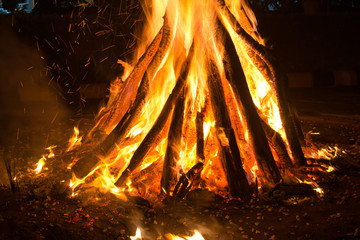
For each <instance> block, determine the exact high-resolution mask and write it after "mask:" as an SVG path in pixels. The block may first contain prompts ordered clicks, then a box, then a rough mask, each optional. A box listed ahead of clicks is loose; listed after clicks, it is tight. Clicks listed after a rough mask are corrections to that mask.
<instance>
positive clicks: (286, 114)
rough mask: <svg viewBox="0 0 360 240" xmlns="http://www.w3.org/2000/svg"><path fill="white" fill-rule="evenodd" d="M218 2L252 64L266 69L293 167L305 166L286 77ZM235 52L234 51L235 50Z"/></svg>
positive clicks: (223, 4) (265, 51)
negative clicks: (286, 93) (245, 48)
mask: <svg viewBox="0 0 360 240" xmlns="http://www.w3.org/2000/svg"><path fill="white" fill-rule="evenodd" d="M218 2H219V5H220V6H219V11H221V12H222V13H223V14H226V16H228V17H230V18H231V20H232V22H234V23H236V29H235V31H236V33H237V34H238V35H239V36H240V38H241V39H242V40H243V42H244V43H245V44H246V45H247V47H248V48H249V49H251V51H254V52H255V54H254V55H253V56H251V55H252V54H250V57H252V58H253V59H254V57H255V56H256V59H254V61H253V62H254V63H255V64H257V63H258V62H259V59H260V60H261V62H262V63H261V64H260V66H257V67H258V69H260V70H261V69H264V67H266V68H267V69H268V70H267V71H268V73H264V72H262V73H263V74H264V76H266V79H267V80H268V83H269V84H270V86H272V87H273V88H274V90H275V96H276V99H277V101H278V105H279V111H280V118H281V121H282V123H283V128H284V130H285V135H286V139H287V141H288V143H289V146H290V149H291V155H292V159H293V161H294V162H293V163H294V165H295V166H303V165H306V160H305V157H304V153H303V152H302V149H301V145H300V142H299V138H298V133H297V132H296V128H295V126H294V117H293V116H292V115H291V113H290V109H289V106H288V104H287V97H286V95H285V82H287V81H286V78H287V77H286V75H285V74H284V73H283V71H281V70H280V65H279V63H278V62H277V60H276V59H275V58H274V57H273V55H272V54H271V53H270V52H269V50H268V49H267V48H265V47H264V46H263V45H261V44H259V43H258V42H257V41H256V40H254V39H253V38H252V37H251V36H250V35H249V34H248V33H247V32H246V31H245V30H244V29H243V27H242V24H241V23H238V22H237V20H236V19H235V17H234V16H233V15H232V14H231V12H230V11H229V9H228V8H227V7H226V5H225V2H224V1H223V0H218ZM235 51H236V50H235Z"/></svg>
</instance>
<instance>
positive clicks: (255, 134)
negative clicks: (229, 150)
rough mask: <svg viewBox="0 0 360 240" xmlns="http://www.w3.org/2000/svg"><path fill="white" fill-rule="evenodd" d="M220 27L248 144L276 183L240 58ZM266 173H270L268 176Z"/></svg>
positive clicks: (266, 145) (261, 166)
mask: <svg viewBox="0 0 360 240" xmlns="http://www.w3.org/2000/svg"><path fill="white" fill-rule="evenodd" d="M221 29H222V32H223V33H224V35H225V38H226V40H225V49H226V52H227V53H228V58H227V59H228V60H227V61H228V62H227V63H225V73H226V75H227V79H228V81H229V83H230V85H231V86H232V87H233V90H234V93H235V96H236V98H237V102H238V106H239V110H240V112H241V114H242V116H243V118H244V122H245V125H246V127H247V130H248V134H249V141H250V145H251V146H252V148H253V149H254V153H255V157H256V161H257V163H258V165H259V167H260V169H261V171H262V172H263V173H264V175H265V176H268V179H269V180H272V181H273V182H274V183H277V182H279V181H280V179H281V175H280V172H279V169H278V168H277V166H276V163H275V160H274V158H273V156H272V153H271V150H270V147H269V144H268V141H267V139H266V136H265V133H264V130H263V128H262V126H261V122H260V118H259V116H258V113H257V110H256V107H255V105H254V103H253V101H252V98H251V95H250V91H249V88H248V86H247V83H246V78H245V75H244V72H243V71H242V67H241V65H240V60H239V58H238V56H237V55H236V54H235V53H236V50H235V46H234V44H233V42H232V41H231V38H230V36H229V35H228V34H227V31H226V29H224V27H222V28H220V30H221ZM268 173H270V176H269V174H268Z"/></svg>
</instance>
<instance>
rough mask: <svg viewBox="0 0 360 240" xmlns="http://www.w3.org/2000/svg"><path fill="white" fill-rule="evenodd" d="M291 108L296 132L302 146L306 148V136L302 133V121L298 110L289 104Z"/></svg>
mask: <svg viewBox="0 0 360 240" xmlns="http://www.w3.org/2000/svg"><path fill="white" fill-rule="evenodd" d="M289 108H290V113H291V115H292V116H293V118H292V119H293V122H294V126H295V130H296V133H297V136H298V139H299V142H300V145H301V146H305V145H306V143H305V136H304V133H303V131H302V127H301V123H300V120H299V115H298V114H297V111H296V109H295V108H294V107H293V106H292V105H291V104H289Z"/></svg>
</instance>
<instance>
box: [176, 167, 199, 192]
mask: <svg viewBox="0 0 360 240" xmlns="http://www.w3.org/2000/svg"><path fill="white" fill-rule="evenodd" d="M203 167H204V163H203V162H197V163H196V164H195V165H194V166H193V167H192V168H190V170H189V171H188V172H187V173H186V174H185V173H183V174H182V175H181V177H180V179H179V181H178V182H177V184H176V185H175V188H174V191H173V196H174V197H178V198H184V197H185V196H186V194H187V193H188V192H189V191H190V190H191V187H192V186H193V183H194V182H196V181H197V180H198V179H199V178H200V174H201V171H202V169H203Z"/></svg>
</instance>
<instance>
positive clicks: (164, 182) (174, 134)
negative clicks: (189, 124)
mask: <svg viewBox="0 0 360 240" xmlns="http://www.w3.org/2000/svg"><path fill="white" fill-rule="evenodd" d="M184 109H185V96H184V90H183V93H182V94H181V96H180V97H179V99H178V101H177V103H176V106H175V109H174V113H173V115H172V120H171V125H170V129H169V134H168V144H167V149H166V153H165V159H164V164H163V171H162V177H161V189H162V191H164V192H165V193H166V194H169V193H170V187H171V186H172V185H174V184H175V183H176V164H177V162H178V160H179V158H180V147H181V137H182V128H183V121H184Z"/></svg>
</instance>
